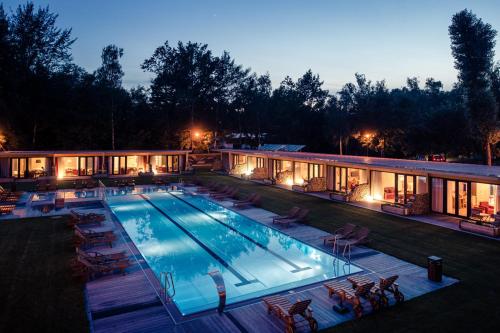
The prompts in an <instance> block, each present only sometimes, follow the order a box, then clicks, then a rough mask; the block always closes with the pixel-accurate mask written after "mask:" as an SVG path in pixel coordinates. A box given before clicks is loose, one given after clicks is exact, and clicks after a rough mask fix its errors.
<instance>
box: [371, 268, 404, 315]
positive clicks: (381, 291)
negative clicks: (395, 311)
mask: <svg viewBox="0 0 500 333" xmlns="http://www.w3.org/2000/svg"><path fill="white" fill-rule="evenodd" d="M398 278H399V276H398V275H393V276H390V277H388V278H383V277H380V280H379V282H377V283H376V284H375V286H374V287H373V292H375V293H377V294H378V295H379V303H380V306H383V307H387V306H389V298H388V297H387V296H388V295H387V294H386V292H389V293H391V294H392V295H393V296H394V299H395V300H396V303H398V304H399V303H401V302H403V301H404V300H405V296H404V295H403V293H402V292H401V291H399V285H398V284H397V283H396V280H397V279H398Z"/></svg>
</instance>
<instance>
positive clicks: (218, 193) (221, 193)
mask: <svg viewBox="0 0 500 333" xmlns="http://www.w3.org/2000/svg"><path fill="white" fill-rule="evenodd" d="M232 190H234V187H229V186H225V188H224V190H223V191H213V192H209V196H210V197H218V196H224V195H227V194H229V193H231V191H232Z"/></svg>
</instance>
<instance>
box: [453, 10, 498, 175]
mask: <svg viewBox="0 0 500 333" xmlns="http://www.w3.org/2000/svg"><path fill="white" fill-rule="evenodd" d="M448 30H449V34H450V38H451V51H452V54H453V57H454V58H455V68H456V69H457V70H458V72H459V74H458V79H459V84H460V85H461V86H462V87H463V91H464V92H465V101H466V105H467V110H468V112H469V117H470V121H471V124H472V127H473V128H474V129H475V130H476V131H477V133H478V134H479V135H478V137H479V138H480V140H481V143H482V145H483V147H484V151H485V155H486V163H487V164H488V165H491V163H492V154H491V146H492V144H495V143H496V142H495V141H496V140H498V138H497V137H498V136H497V135H496V133H497V132H498V130H499V123H498V112H497V105H496V103H495V99H494V96H493V93H492V90H491V75H492V72H493V57H494V55H495V51H494V47H495V36H496V34H497V32H496V31H495V30H494V29H493V28H492V27H491V25H490V24H488V23H484V22H483V21H482V20H481V19H479V18H478V17H477V16H476V15H474V14H473V13H472V12H471V11H469V10H467V9H464V10H462V11H461V12H458V13H457V14H455V15H453V17H452V23H451V25H450V27H449V29H448Z"/></svg>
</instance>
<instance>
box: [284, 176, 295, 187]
mask: <svg viewBox="0 0 500 333" xmlns="http://www.w3.org/2000/svg"><path fill="white" fill-rule="evenodd" d="M285 184H287V185H290V186H291V185H293V179H292V178H287V179H286V180H285Z"/></svg>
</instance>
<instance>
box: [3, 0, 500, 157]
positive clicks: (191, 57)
mask: <svg viewBox="0 0 500 333" xmlns="http://www.w3.org/2000/svg"><path fill="white" fill-rule="evenodd" d="M57 18H58V15H57V14H55V13H52V12H51V11H50V10H49V8H48V7H36V6H35V5H34V4H33V3H31V2H28V3H26V4H23V5H19V6H18V7H17V8H16V9H15V10H14V11H13V12H11V13H6V12H5V10H4V9H3V7H2V6H0V74H1V75H0V148H3V149H127V148H170V149H174V148H186V147H185V145H184V144H183V142H185V141H186V140H185V138H186V133H188V134H187V135H188V136H192V133H191V131H192V130H193V129H194V128H196V129H198V130H201V131H204V132H207V133H210V135H211V136H210V137H211V138H213V140H214V141H215V142H216V143H221V142H224V141H226V142H232V143H234V144H236V145H250V146H254V147H255V146H257V145H259V144H262V143H291V144H305V145H306V146H307V150H310V151H317V152H334V153H343V154H369V155H376V156H379V155H380V156H390V157H415V156H418V155H425V154H431V153H442V152H446V153H447V154H449V155H452V156H458V155H462V156H466V157H480V158H483V159H484V160H485V161H488V162H490V163H491V160H492V157H494V156H497V155H499V151H498V141H499V140H500V131H499V119H500V116H499V110H500V66H499V65H498V63H497V64H495V63H494V46H495V38H496V31H495V30H494V29H493V28H492V27H491V25H489V24H487V23H485V22H483V21H482V20H481V19H479V18H478V17H476V16H475V15H474V14H473V13H472V12H471V11H468V10H463V11H461V12H459V13H457V14H455V15H454V16H453V17H452V20H451V24H450V26H449V35H450V39H451V52H452V55H453V57H454V59H455V68H456V69H457V71H458V73H459V75H458V80H457V82H456V83H455V84H454V86H453V88H452V89H450V90H444V89H443V85H442V83H441V82H440V81H439V80H437V79H434V78H427V79H425V80H424V81H422V82H421V81H420V80H419V79H418V78H416V77H411V78H408V79H407V83H406V85H405V86H404V87H400V88H395V89H389V88H388V87H387V86H386V83H385V81H384V80H381V81H371V80H370V79H368V78H366V76H365V75H363V74H359V73H357V74H355V76H354V80H353V82H350V83H346V84H345V85H344V86H343V87H342V88H341V89H340V91H338V92H335V93H334V92H330V91H328V90H327V89H326V88H325V87H324V83H323V81H322V80H321V78H320V76H319V74H316V73H313V72H312V71H311V70H308V71H307V72H306V73H304V75H302V76H301V77H300V78H298V79H297V80H293V79H292V78H291V77H288V76H287V77H286V78H284V79H283V81H282V82H281V83H280V84H279V85H278V86H277V87H276V88H273V86H272V85H271V80H270V76H269V74H268V73H266V74H263V75H259V74H257V73H254V72H252V71H251V69H250V68H246V67H244V66H242V65H240V64H237V63H236V61H235V59H233V58H232V57H231V56H230V54H229V53H228V52H226V51H224V52H223V53H222V54H220V55H216V54H214V53H213V52H212V51H211V50H210V49H209V47H208V45H206V44H201V43H195V42H190V41H189V42H178V43H176V44H172V43H170V42H169V41H166V42H165V43H164V44H163V45H160V46H159V47H158V48H157V49H156V50H155V51H154V52H153V54H152V55H151V56H150V57H148V58H147V59H145V60H144V62H143V63H142V65H141V68H142V70H144V71H146V72H148V73H151V74H152V76H153V78H152V80H151V83H150V85H149V86H148V87H146V86H137V87H134V88H132V89H128V90H127V89H125V88H124V87H123V85H122V78H123V76H124V73H123V70H122V68H121V64H120V59H121V58H122V56H123V54H124V52H125V51H124V50H123V49H122V48H120V47H118V46H116V45H108V46H105V47H104V48H103V49H102V54H101V58H102V63H101V65H100V66H99V68H96V69H95V71H93V72H88V71H87V70H85V69H83V68H82V67H80V66H78V65H77V64H75V63H74V62H73V59H72V54H71V47H72V45H73V43H74V42H75V40H76V39H75V38H74V37H73V35H72V31H71V29H70V28H60V27H58V25H57Z"/></svg>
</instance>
